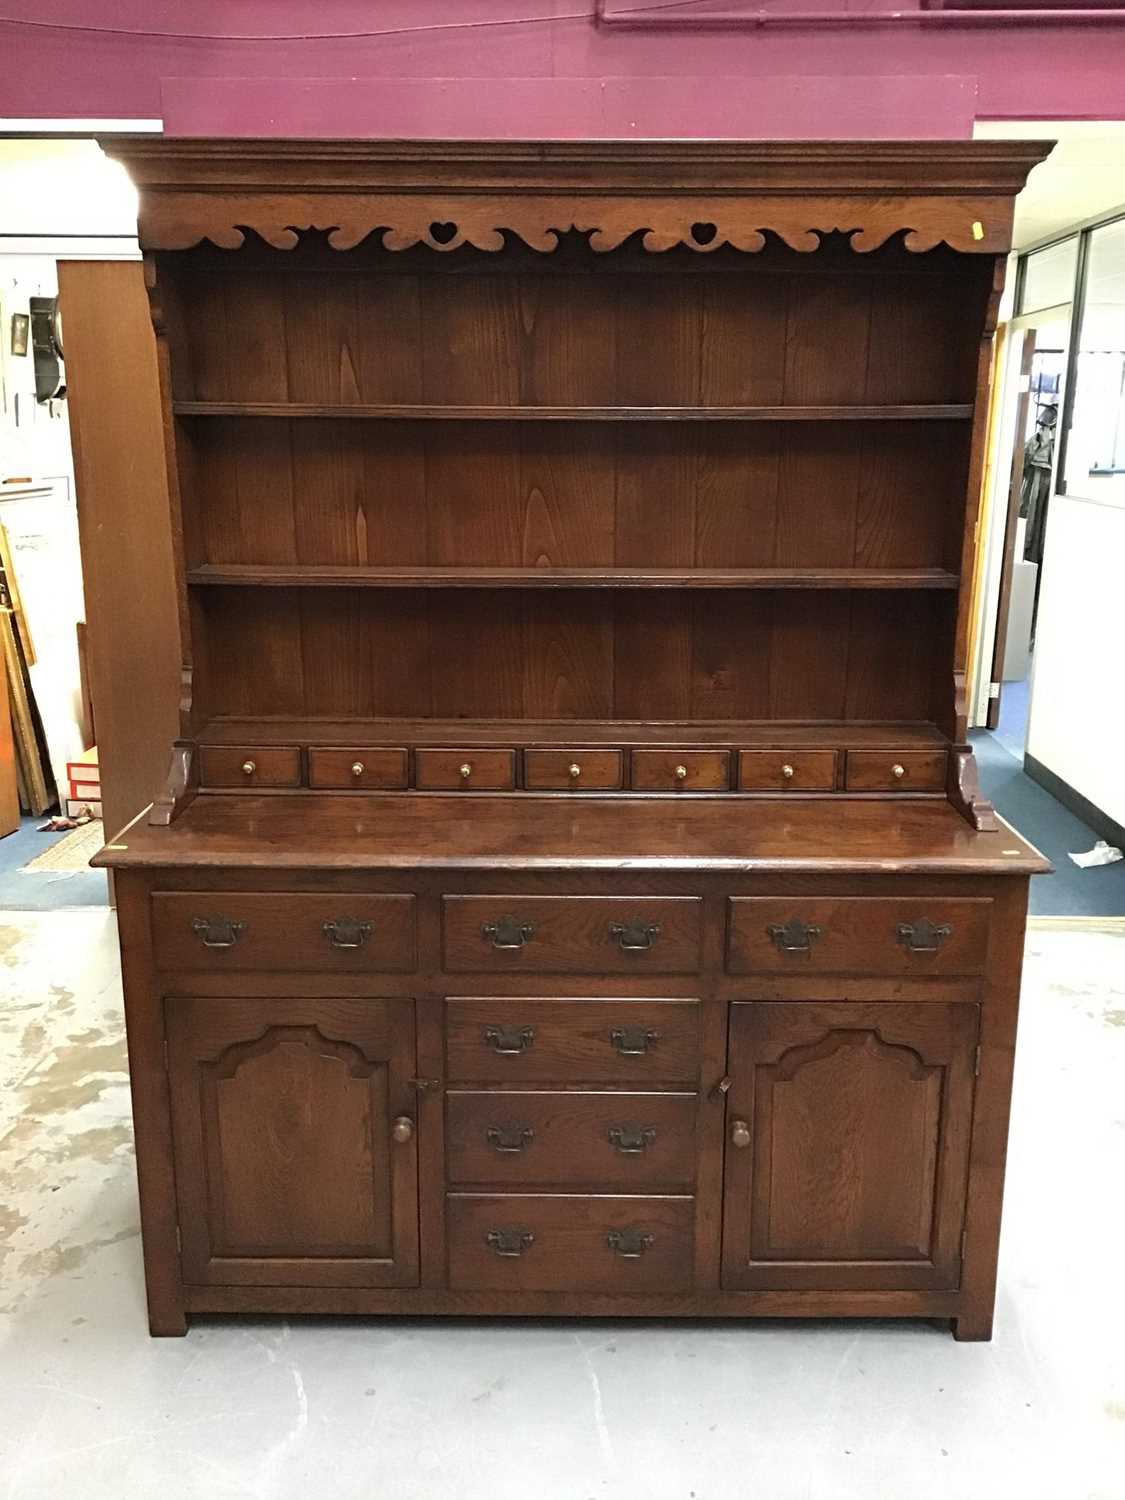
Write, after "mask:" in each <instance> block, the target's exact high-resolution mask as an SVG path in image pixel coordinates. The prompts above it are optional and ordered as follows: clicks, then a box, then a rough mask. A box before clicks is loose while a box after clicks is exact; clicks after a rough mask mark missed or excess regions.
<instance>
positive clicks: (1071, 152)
mask: <svg viewBox="0 0 1125 1500" xmlns="http://www.w3.org/2000/svg"><path fill="white" fill-rule="evenodd" d="M973 134H974V135H975V136H976V137H978V138H983V139H986V140H1039V141H1043V140H1048V141H1049V140H1053V141H1055V142H1056V143H1057V144H1056V145H1055V149H1054V150H1053V151H1052V152H1051V154H1050V156H1049V157H1048V158H1047V160H1046V161H1045V162H1040V164H1039V165H1038V166H1037V167H1035V168H1034V169H1033V170H1032V173H1031V176H1030V177H1029V178H1028V181H1027V186H1026V187H1025V188H1024V190H1023V192H1022V193H1021V194H1020V195H1019V197H1018V198H1017V199H1016V222H1015V230H1014V248H1015V249H1017V250H1022V249H1024V248H1025V247H1026V246H1027V245H1033V244H1035V243H1036V241H1038V240H1042V239H1046V238H1047V237H1048V236H1049V235H1053V234H1058V233H1060V232H1061V231H1062V230H1065V229H1069V228H1070V227H1071V226H1072V225H1074V224H1081V223H1082V222H1083V221H1084V220H1086V219H1093V218H1096V217H1098V216H1099V215H1101V214H1108V213H1111V212H1112V211H1113V210H1114V209H1116V208H1122V207H1125V120H978V121H977V123H976V127H975V129H974V131H973Z"/></svg>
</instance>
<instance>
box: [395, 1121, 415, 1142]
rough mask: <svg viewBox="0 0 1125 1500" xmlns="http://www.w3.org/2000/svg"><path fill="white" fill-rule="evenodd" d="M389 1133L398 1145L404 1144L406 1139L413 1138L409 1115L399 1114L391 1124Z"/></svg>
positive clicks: (412, 1122)
mask: <svg viewBox="0 0 1125 1500" xmlns="http://www.w3.org/2000/svg"><path fill="white" fill-rule="evenodd" d="M391 1135H392V1136H393V1137H394V1138H395V1140H396V1141H398V1143H399V1145H400V1146H402V1145H405V1144H406V1142H407V1141H412V1140H413V1139H414V1121H413V1120H412V1119H411V1118H410V1116H409V1115H399V1117H398V1119H397V1120H396V1121H395V1122H394V1124H393V1125H392V1126H391Z"/></svg>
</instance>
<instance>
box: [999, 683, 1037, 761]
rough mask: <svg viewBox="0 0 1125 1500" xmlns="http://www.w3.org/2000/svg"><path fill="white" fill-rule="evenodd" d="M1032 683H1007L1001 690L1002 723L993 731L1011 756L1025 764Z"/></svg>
mask: <svg viewBox="0 0 1125 1500" xmlns="http://www.w3.org/2000/svg"><path fill="white" fill-rule="evenodd" d="M1030 698H1031V682H1030V679H1028V678H1024V680H1023V682H1005V683H1003V684H1002V686H1001V688H1000V722H999V724H997V726H996V728H995V729H994V730H993V731H992V732H993V734H994V736H995V737H996V739H998V740H999V741H1000V743H1001V745H1003V747H1004V749H1005V750H1006V751H1007V752H1008V754H1009V755H1014V756H1015V758H1016V759H1017V760H1018V761H1019V762H1020V763H1021V765H1022V763H1023V752H1024V750H1025V748H1026V746H1027V715H1028V710H1029V708H1030Z"/></svg>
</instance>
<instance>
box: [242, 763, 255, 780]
mask: <svg viewBox="0 0 1125 1500" xmlns="http://www.w3.org/2000/svg"><path fill="white" fill-rule="evenodd" d="M257 769H258V763H257V761H253V760H244V761H243V762H242V774H243V776H253V774H254V772H255V771H256V770H257Z"/></svg>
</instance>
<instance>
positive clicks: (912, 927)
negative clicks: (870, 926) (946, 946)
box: [895, 917, 953, 953]
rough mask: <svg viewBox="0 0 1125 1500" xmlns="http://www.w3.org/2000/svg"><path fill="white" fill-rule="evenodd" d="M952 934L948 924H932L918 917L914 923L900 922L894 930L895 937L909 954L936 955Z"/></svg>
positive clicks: (924, 918)
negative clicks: (907, 949) (908, 950)
mask: <svg viewBox="0 0 1125 1500" xmlns="http://www.w3.org/2000/svg"><path fill="white" fill-rule="evenodd" d="M952 934H953V928H952V927H950V925H949V923H948V922H939V923H934V922H931V921H929V919H928V918H926V917H919V918H918V920H917V921H916V922H900V923H899V924H898V927H897V928H896V929H895V936H896V937H897V938H898V940H899V942H900V943H901V944H902V946H903V947H904V948H909V949H910V951H911V953H936V952H937V951H938V949H939V948H940V947H941V945H942V943H944V942H945V940H946V938H947V937H951V936H952Z"/></svg>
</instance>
